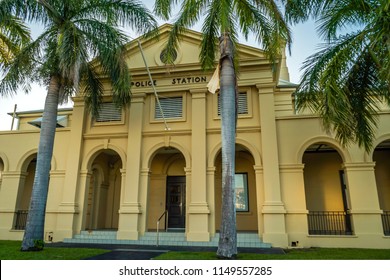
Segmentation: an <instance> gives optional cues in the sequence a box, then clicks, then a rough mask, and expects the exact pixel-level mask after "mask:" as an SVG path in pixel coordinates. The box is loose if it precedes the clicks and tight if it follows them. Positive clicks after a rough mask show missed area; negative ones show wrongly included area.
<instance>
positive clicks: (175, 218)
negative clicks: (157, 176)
mask: <svg viewBox="0 0 390 280" xmlns="http://www.w3.org/2000/svg"><path fill="white" fill-rule="evenodd" d="M167 210H168V228H185V217H186V177H185V176H168V177H167Z"/></svg>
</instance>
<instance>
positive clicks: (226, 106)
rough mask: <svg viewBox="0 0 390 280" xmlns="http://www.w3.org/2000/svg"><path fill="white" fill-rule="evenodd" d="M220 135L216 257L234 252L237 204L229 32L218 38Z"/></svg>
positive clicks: (235, 250) (234, 101) (235, 251)
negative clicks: (219, 202)
mask: <svg viewBox="0 0 390 280" xmlns="http://www.w3.org/2000/svg"><path fill="white" fill-rule="evenodd" d="M220 51H221V58H220V65H221V77H220V87H221V92H220V94H221V123H222V124H221V135H222V219H221V227H220V237H219V243H218V251H217V256H218V257H220V258H228V259H231V258H235V257H236V255H237V230H236V207H235V193H234V182H235V180H234V176H235V138H236V75H235V70H234V65H233V44H232V41H231V40H230V37H229V34H228V33H224V34H223V35H222V36H221V38H220Z"/></svg>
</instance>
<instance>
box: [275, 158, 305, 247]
mask: <svg viewBox="0 0 390 280" xmlns="http://www.w3.org/2000/svg"><path fill="white" fill-rule="evenodd" d="M303 169H304V164H283V165H281V166H280V182H281V189H282V199H283V202H284V204H285V207H286V230H287V232H288V237H289V245H290V246H291V243H292V242H296V244H297V245H296V246H299V247H310V245H311V244H309V243H308V242H309V241H308V239H307V235H308V232H309V229H308V222H307V214H308V213H309V211H308V210H307V209H306V208H307V207H306V195H305V182H304V176H303Z"/></svg>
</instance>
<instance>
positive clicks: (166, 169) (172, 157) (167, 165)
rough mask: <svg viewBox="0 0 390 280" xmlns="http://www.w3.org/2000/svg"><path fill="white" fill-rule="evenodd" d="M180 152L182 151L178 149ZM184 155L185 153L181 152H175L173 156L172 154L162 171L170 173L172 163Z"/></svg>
mask: <svg viewBox="0 0 390 280" xmlns="http://www.w3.org/2000/svg"><path fill="white" fill-rule="evenodd" d="M178 152H180V151H179V150H178ZM182 156H183V154H181V153H177V154H174V155H173V156H171V157H170V158H169V159H168V160H167V162H166V164H165V165H164V169H163V171H162V173H163V174H168V170H169V168H170V167H171V165H172V164H173V163H174V162H175V161H176V160H178V159H180V158H181V157H182ZM183 157H184V156H183Z"/></svg>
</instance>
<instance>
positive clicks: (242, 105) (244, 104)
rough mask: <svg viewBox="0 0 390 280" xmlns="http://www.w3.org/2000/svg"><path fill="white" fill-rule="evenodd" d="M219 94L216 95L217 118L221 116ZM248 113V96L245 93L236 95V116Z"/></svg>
mask: <svg viewBox="0 0 390 280" xmlns="http://www.w3.org/2000/svg"><path fill="white" fill-rule="evenodd" d="M220 96H221V95H220V94H218V116H220V115H221V100H220ZM248 113H249V110H248V95H247V93H246V92H240V93H238V114H239V115H247V114H248Z"/></svg>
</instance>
